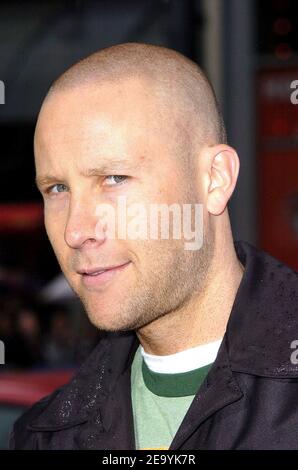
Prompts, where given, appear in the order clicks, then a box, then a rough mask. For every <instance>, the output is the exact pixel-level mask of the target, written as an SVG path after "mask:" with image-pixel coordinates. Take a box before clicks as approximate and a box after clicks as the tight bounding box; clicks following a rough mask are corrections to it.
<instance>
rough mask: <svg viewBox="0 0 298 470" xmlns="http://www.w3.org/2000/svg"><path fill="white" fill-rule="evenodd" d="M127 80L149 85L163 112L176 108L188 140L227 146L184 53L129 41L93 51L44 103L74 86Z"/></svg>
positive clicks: (198, 73) (205, 88)
mask: <svg viewBox="0 0 298 470" xmlns="http://www.w3.org/2000/svg"><path fill="white" fill-rule="evenodd" d="M130 78H131V79H134V80H135V79H137V80H138V79H139V80H141V81H142V82H143V83H145V84H146V85H148V90H150V91H149V92H150V93H152V95H155V96H157V97H158V98H159V102H160V103H162V104H163V105H164V107H165V108H166V109H169V108H175V110H176V111H177V112H178V113H179V115H180V118H181V124H182V123H183V127H184V128H185V127H187V128H188V130H189V133H190V134H191V139H192V140H194V141H197V142H199V144H200V145H201V144H207V145H215V144H219V143H226V132H225V127H224V123H223V119H222V116H221V112H220V110H219V107H218V103H217V101H216V97H215V94H214V92H213V89H212V86H211V84H210V83H209V81H208V79H207V78H206V76H205V75H204V73H203V72H202V70H201V69H200V68H199V67H198V65H197V64H195V63H194V62H192V61H191V60H189V59H187V58H186V57H185V56H183V55H182V54H180V53H178V52H176V51H174V50H171V49H167V48H164V47H160V46H153V45H147V44H139V43H127V44H120V45H116V46H112V47H108V48H106V49H102V50H100V51H99V52H95V53H94V54H92V55H90V56H88V57H87V58H85V59H83V60H81V61H80V62H78V63H76V64H75V65H73V66H72V67H71V68H70V69H68V70H67V71H66V72H65V73H64V74H63V75H62V76H61V77H59V78H58V79H57V80H56V81H55V82H54V83H53V85H52V86H51V88H50V90H49V93H48V95H47V99H49V98H50V97H51V96H52V95H53V94H55V93H59V92H63V91H66V90H69V89H72V88H78V87H88V85H91V84H92V85H94V84H96V85H98V86H100V85H101V84H108V83H111V84H113V83H114V84H121V82H122V81H126V80H127V79H130ZM46 101H47V100H46Z"/></svg>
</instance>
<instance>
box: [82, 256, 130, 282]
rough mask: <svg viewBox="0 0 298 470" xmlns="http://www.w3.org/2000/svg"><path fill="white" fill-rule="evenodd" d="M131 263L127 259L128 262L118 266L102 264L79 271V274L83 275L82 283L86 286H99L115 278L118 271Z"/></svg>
mask: <svg viewBox="0 0 298 470" xmlns="http://www.w3.org/2000/svg"><path fill="white" fill-rule="evenodd" d="M130 263H131V261H127V262H126V263H123V264H121V265H116V266H108V267H101V266H100V267H95V268H88V269H82V270H79V271H78V274H80V275H81V276H82V283H83V285H84V286H85V287H87V288H90V287H97V286H100V285H101V284H104V283H106V282H107V281H109V280H111V279H113V278H114V277H115V276H116V275H117V274H118V273H120V272H121V271H123V270H125V268H126V267H127V266H128V265H129V264H130Z"/></svg>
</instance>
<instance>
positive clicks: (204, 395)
mask: <svg viewBox="0 0 298 470" xmlns="http://www.w3.org/2000/svg"><path fill="white" fill-rule="evenodd" d="M242 396H243V392H242V390H241V389H240V387H239V385H238V383H237V382H236V380H235V378H234V377H233V374H232V371H231V368H230V364H229V359H228V353H227V347H226V340H225V337H224V339H223V341H222V344H221V346H220V350H219V352H218V355H217V358H216V361H215V362H214V364H213V366H212V367H211V369H210V371H209V373H208V375H207V377H206V378H205V380H204V382H203V384H202V385H201V387H200V389H199V391H198V393H197V394H196V396H195V398H194V400H193V402H192V403H191V405H190V407H189V409H188V412H187V413H186V415H185V417H184V420H183V421H182V423H181V425H180V427H179V429H178V431H177V433H176V435H175V437H174V439H173V441H172V444H171V446H170V450H175V449H179V448H180V447H181V446H182V445H183V443H184V442H185V441H186V440H187V439H188V438H189V436H190V435H191V434H192V433H193V432H194V431H195V430H196V429H197V428H198V427H199V426H200V425H201V424H202V423H203V422H204V421H205V420H206V419H207V418H209V417H210V416H212V415H213V414H214V413H216V411H218V410H220V409H221V408H223V407H224V406H227V405H229V404H231V403H234V402H235V401H238V400H240V399H241V398H242Z"/></svg>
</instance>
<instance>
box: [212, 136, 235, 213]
mask: <svg viewBox="0 0 298 470" xmlns="http://www.w3.org/2000/svg"><path fill="white" fill-rule="evenodd" d="M208 153H209V158H208V161H209V184H208V188H207V194H206V208H207V210H208V212H210V213H211V214H213V215H220V214H221V213H222V212H223V211H224V210H225V208H226V206H227V204H228V201H229V199H230V197H231V196H232V194H233V191H234V189H235V186H236V182H237V178H238V174H239V168H240V162H239V157H238V155H237V152H236V151H235V150H234V149H233V148H232V147H230V146H229V145H224V144H221V145H215V146H214V147H210V148H209V149H208Z"/></svg>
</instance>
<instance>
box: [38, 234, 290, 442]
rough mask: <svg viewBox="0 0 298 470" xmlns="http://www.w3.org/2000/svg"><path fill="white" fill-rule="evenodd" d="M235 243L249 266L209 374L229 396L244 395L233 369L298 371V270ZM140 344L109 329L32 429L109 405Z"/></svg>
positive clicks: (79, 418)
mask: <svg viewBox="0 0 298 470" xmlns="http://www.w3.org/2000/svg"><path fill="white" fill-rule="evenodd" d="M235 249H236V253H237V256H238V258H239V260H240V261H241V263H242V264H243V266H244V267H245V270H244V274H243V277H242V280H241V282H240V285H239V288H238V291H237V294H236V297H235V301H234V304H233V307H232V310H231V314H230V318H229V321H228V324H227V330H226V334H225V336H224V341H223V342H222V346H221V348H220V351H219V353H218V356H217V359H216V361H215V363H214V365H213V367H212V369H211V371H210V372H209V374H208V380H210V378H211V384H212V383H213V382H212V378H213V377H215V375H216V374H217V375H216V376H217V379H216V380H215V379H214V384H215V385H214V386H216V384H218V383H221V384H222V386H223V387H225V389H226V390H228V391H229V393H228V394H227V395H226V400H228V402H231V401H235V400H237V399H239V398H241V396H242V392H241V390H240V389H239V387H238V386H237V384H236V382H235V381H234V380H233V377H232V372H231V371H232V370H234V371H239V372H245V373H249V374H254V375H261V376H266V377H297V376H298V366H297V365H296V366H295V365H293V364H291V361H290V355H291V352H292V350H291V349H290V344H291V341H292V340H295V339H298V338H295V337H294V336H295V334H296V332H297V331H298V330H297V326H298V315H297V313H298V312H297V305H298V282H297V279H298V273H296V272H294V271H293V270H291V269H290V268H289V267H287V266H285V265H283V264H282V263H280V262H278V261H277V260H276V259H274V258H272V257H271V256H270V255H268V254H266V253H264V252H262V251H259V250H257V249H256V248H254V247H253V246H251V245H250V244H248V243H246V242H235ZM138 345H139V341H138V338H137V336H136V334H135V333H134V332H128V333H118V334H115V333H112V334H106V335H105V337H104V338H103V339H101V340H100V342H99V344H98V345H97V346H96V348H95V349H94V351H93V352H92V353H91V355H90V356H89V357H88V358H87V360H86V361H85V363H84V364H83V365H82V366H81V368H80V369H79V371H78V373H77V374H76V376H75V377H74V378H73V379H72V380H71V382H69V383H68V384H67V385H65V386H64V387H63V388H62V389H61V390H60V391H58V393H57V394H56V395H55V396H54V398H53V399H52V400H51V401H50V403H49V405H48V406H47V407H46V408H45V410H44V411H43V412H42V413H41V414H40V415H39V416H38V417H37V418H36V419H34V421H33V422H32V423H31V424H30V425H29V429H31V430H35V431H37V430H40V431H42V430H47V431H51V430H60V429H66V428H69V427H72V426H74V425H76V424H79V423H83V422H86V421H88V420H89V417H90V415H91V414H92V413H93V414H94V412H95V411H96V412H99V410H100V409H102V410H104V409H105V407H104V406H103V405H104V402H105V400H106V399H107V398H108V397H109V395H110V394H111V391H112V390H113V388H114V387H115V384H116V383H117V380H118V378H119V376H122V377H123V376H124V374H125V372H126V375H129V374H127V370H128V369H129V368H130V366H131V363H132V360H133V357H134V354H135V351H136V349H137V347H138ZM223 372H224V373H223ZM218 374H219V375H218ZM218 380H219V382H218ZM209 390H211V389H209ZM211 396H212V397H213V398H214V395H212V394H210V391H209V392H208V393H207V399H209V401H210V407H209V408H208V407H207V410H209V413H211V412H212V410H213V411H214V410H215V409H216V408H218V407H221V406H224V405H222V404H221V403H220V401H218V400H217V401H218V403H217V402H216V403H213V404H211V401H212V399H211ZM217 396H218V394H217ZM208 397H210V398H208ZM194 406H195V405H194ZM190 411H191V410H190ZM103 414H104V411H103ZM105 421H106V422H107V421H108V417H106V420H103V422H105ZM107 426H108V425H107ZM173 444H174V443H173Z"/></svg>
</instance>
